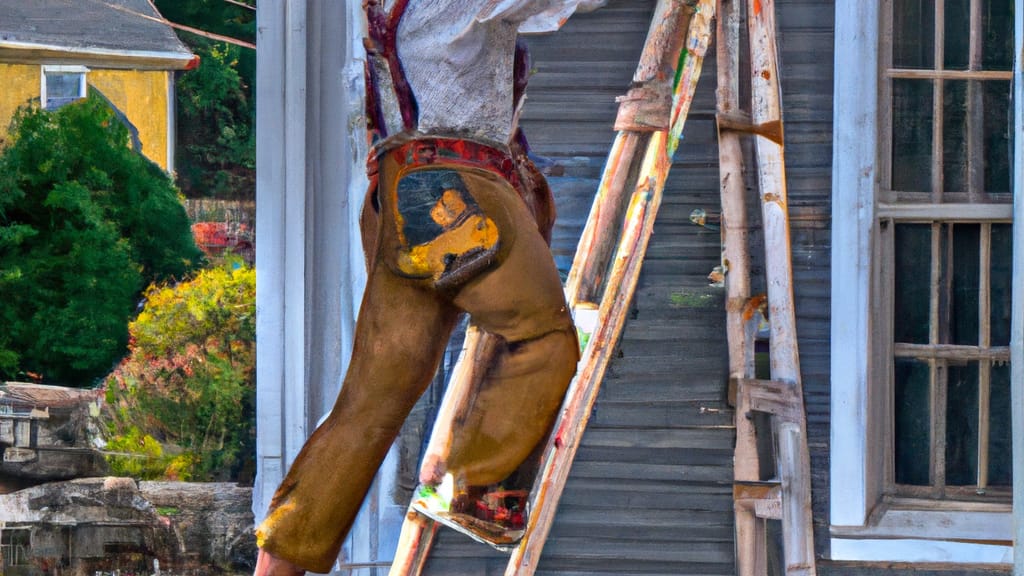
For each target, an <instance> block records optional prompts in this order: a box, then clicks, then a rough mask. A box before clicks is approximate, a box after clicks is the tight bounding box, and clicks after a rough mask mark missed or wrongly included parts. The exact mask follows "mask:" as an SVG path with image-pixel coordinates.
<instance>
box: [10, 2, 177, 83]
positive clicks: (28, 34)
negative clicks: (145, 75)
mask: <svg viewBox="0 0 1024 576" xmlns="http://www.w3.org/2000/svg"><path fill="white" fill-rule="evenodd" d="M160 19H161V16H160V13H159V12H157V9H156V7H154V6H153V4H152V3H151V2H150V0H31V1H30V2H26V1H25V0H0V61H6V62H11V61H15V62H18V61H21V62H25V61H30V62H41V63H57V62H68V61H69V60H72V61H75V62H80V63H83V64H89V63H93V64H94V65H96V64H104V65H109V66H113V67H131V68H165V69H182V68H185V67H187V66H188V64H189V62H191V61H192V59H193V58H194V56H193V54H192V53H191V52H189V50H188V48H187V47H186V46H185V45H184V44H183V43H182V42H181V40H179V39H178V37H177V36H176V35H175V34H174V31H173V30H172V29H171V27H170V26H168V25H167V24H166V23H164V22H162V21H160Z"/></svg>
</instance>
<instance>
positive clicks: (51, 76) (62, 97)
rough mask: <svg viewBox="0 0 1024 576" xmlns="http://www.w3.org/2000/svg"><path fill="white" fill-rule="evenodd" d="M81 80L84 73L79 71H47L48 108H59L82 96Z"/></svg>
mask: <svg viewBox="0 0 1024 576" xmlns="http://www.w3.org/2000/svg"><path fill="white" fill-rule="evenodd" d="M81 82H82V74H81V73H78V72H75V73H69V74H61V73H47V74H46V107H47V108H48V109H53V108H59V107H61V106H63V105H65V104H68V103H70V102H74V101H75V100H77V99H79V98H80V97H81V96H82V93H81V88H82V84H81Z"/></svg>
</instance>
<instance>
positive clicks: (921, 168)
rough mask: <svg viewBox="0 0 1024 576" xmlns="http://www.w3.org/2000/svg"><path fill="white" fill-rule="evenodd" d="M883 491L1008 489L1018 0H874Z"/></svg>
mask: <svg viewBox="0 0 1024 576" xmlns="http://www.w3.org/2000/svg"><path fill="white" fill-rule="evenodd" d="M882 17H883V22H885V23H886V26H887V27H886V29H884V33H883V34H882V48H881V64H882V70H883V73H882V76H883V79H882V82H881V85H880V89H881V109H882V110H883V111H884V112H885V114H884V117H883V118H884V120H883V125H882V127H881V134H880V136H881V142H880V147H879V152H880V154H879V156H880V158H879V165H880V166H881V168H882V173H881V179H880V190H879V193H878V200H879V206H878V207H877V208H876V215H877V217H878V225H877V230H878V242H879V256H880V257H879V258H877V259H876V262H875V267H876V268H877V269H878V272H877V273H878V278H879V286H878V288H879V290H878V293H879V296H880V297H883V298H885V297H887V296H890V295H891V300H890V299H886V301H885V302H884V306H885V307H886V308H887V310H886V314H885V317H886V318H891V324H890V325H888V326H885V325H883V326H880V328H882V330H878V332H877V333H878V338H880V339H881V340H882V341H881V342H878V343H876V346H877V348H876V350H878V351H879V352H884V353H883V354H880V355H879V357H882V358H885V359H886V360H887V361H888V363H887V365H886V364H883V365H882V366H881V368H882V371H881V373H880V374H879V377H880V378H882V379H884V380H887V381H888V382H887V384H888V389H889V390H890V394H891V396H892V399H891V401H892V404H893V422H892V427H891V430H892V431H891V440H890V442H889V443H888V444H889V448H890V450H891V451H892V454H891V456H890V458H891V459H892V462H893V471H892V474H891V477H888V478H886V486H885V493H886V495H887V496H889V495H893V496H912V497H922V498H932V499H940V500H943V499H952V500H972V499H985V500H993V499H1001V500H1002V501H1004V502H1005V501H1008V497H1009V486H1010V467H1011V466H1010V464H1011V458H1010V422H1009V420H1010V412H1009V406H1010V404H1009V393H1010V377H1009V366H1008V361H1009V343H1010V342H1009V340H1010V305H1011V299H1010V293H1011V290H1010V288H1011V287H1010V275H1011V268H1012V266H1011V258H1010V248H1011V244H1012V242H1011V240H1012V228H1011V226H1010V224H1009V222H1010V220H1011V216H1012V200H1013V199H1012V194H1011V193H1010V180H1011V171H1010V165H1011V162H1010V158H1011V157H1012V154H1011V143H1010V142H1011V138H1010V134H1011V128H1010V126H1011V121H1010V114H1009V111H1010V109H1011V102H1010V88H1011V80H1012V72H1011V69H1012V67H1013V0H888V1H887V2H885V3H883V14H882Z"/></svg>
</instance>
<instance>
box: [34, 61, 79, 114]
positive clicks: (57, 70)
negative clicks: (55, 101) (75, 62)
mask: <svg viewBox="0 0 1024 576" xmlns="http://www.w3.org/2000/svg"><path fill="white" fill-rule="evenodd" d="M47 74H81V76H80V77H79V80H78V97H79V98H85V96H86V94H87V93H88V92H87V91H88V86H89V84H88V82H87V81H86V76H87V75H88V74H89V69H88V68H86V67H85V66H68V65H60V66H55V65H50V64H47V65H44V66H43V67H42V70H41V72H40V74H39V102H40V104H41V105H42V107H43V110H46V109H47V98H46V75H47Z"/></svg>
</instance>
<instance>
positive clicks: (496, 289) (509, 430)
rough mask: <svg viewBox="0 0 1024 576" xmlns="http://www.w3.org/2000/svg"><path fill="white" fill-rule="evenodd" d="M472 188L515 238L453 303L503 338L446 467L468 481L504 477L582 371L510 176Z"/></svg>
mask: <svg viewBox="0 0 1024 576" xmlns="http://www.w3.org/2000/svg"><path fill="white" fill-rule="evenodd" d="M466 179H467V182H468V183H470V184H471V186H470V187H469V189H470V192H471V193H472V194H473V195H474V197H475V198H476V200H477V202H478V203H479V204H480V206H481V207H483V209H484V211H485V213H487V214H488V215H489V216H491V217H493V218H494V219H495V221H496V222H497V225H498V229H499V233H500V234H501V238H502V239H503V240H504V239H505V238H506V237H510V236H512V235H511V234H505V230H509V229H511V230H514V231H515V235H514V242H513V243H511V245H510V246H507V247H506V248H507V250H504V251H503V252H502V253H501V254H500V260H499V263H498V265H497V266H496V267H493V268H492V269H490V270H488V271H486V272H484V273H483V274H481V275H480V276H478V277H476V278H474V279H473V280H471V281H469V282H468V283H467V284H466V285H464V286H463V287H462V288H461V290H460V291H459V292H458V294H456V295H455V297H454V300H453V301H454V303H455V304H456V306H458V307H459V308H461V309H463V310H465V311H466V312H468V313H469V314H470V318H471V321H472V322H473V323H474V324H476V325H477V326H478V327H480V328H481V329H482V330H484V331H487V332H490V333H492V334H494V335H497V336H498V337H500V338H501V339H502V340H503V342H502V343H501V344H500V346H499V352H498V354H497V356H496V358H495V359H494V361H493V363H492V365H491V366H490V367H489V369H488V372H487V376H486V377H485V379H484V382H483V383H482V385H481V386H480V388H479V390H477V391H475V394H474V396H473V398H472V399H471V401H470V405H469V407H468V409H467V414H466V417H465V418H464V419H463V421H462V422H458V423H456V425H455V427H454V431H453V439H452V447H451V452H450V454H449V458H448V471H449V472H451V473H452V474H454V475H455V476H456V477H457V478H460V480H462V481H464V482H465V483H467V484H469V485H485V484H492V483H495V482H499V481H501V480H502V479H504V478H505V477H507V476H508V475H509V474H511V473H512V472H513V471H514V470H515V469H516V468H517V467H518V466H519V465H520V464H522V462H523V461H524V460H525V459H526V458H527V457H528V456H529V454H530V453H531V452H532V451H533V449H534V448H535V447H536V446H537V444H538V442H540V441H541V440H542V439H543V438H544V436H545V434H546V433H547V432H548V431H549V430H550V428H551V425H552V423H553V422H554V420H555V417H556V416H557V414H558V410H559V408H560V406H561V403H562V398H563V396H564V394H565V390H566V388H567V387H568V385H569V382H570V381H571V380H572V377H573V375H574V374H575V372H576V363H577V361H578V359H579V345H578V343H577V341H576V331H575V328H574V326H573V323H572V319H571V316H570V314H569V312H568V310H567V308H566V303H565V296H564V293H563V290H562V282H561V279H560V277H559V275H558V270H557V268H556V267H555V263H554V259H553V258H552V256H551V251H550V249H549V247H548V245H547V243H546V242H545V241H544V238H543V237H542V235H541V233H540V231H539V230H538V228H537V224H536V222H535V220H534V218H533V216H532V215H531V214H530V212H529V211H528V210H527V207H526V205H525V204H524V203H523V202H522V201H521V200H520V198H519V197H518V195H517V194H516V193H515V191H514V190H513V189H512V188H511V186H509V185H508V184H507V183H505V182H491V183H489V184H485V183H483V182H473V180H472V178H470V177H468V176H467V177H466Z"/></svg>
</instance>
